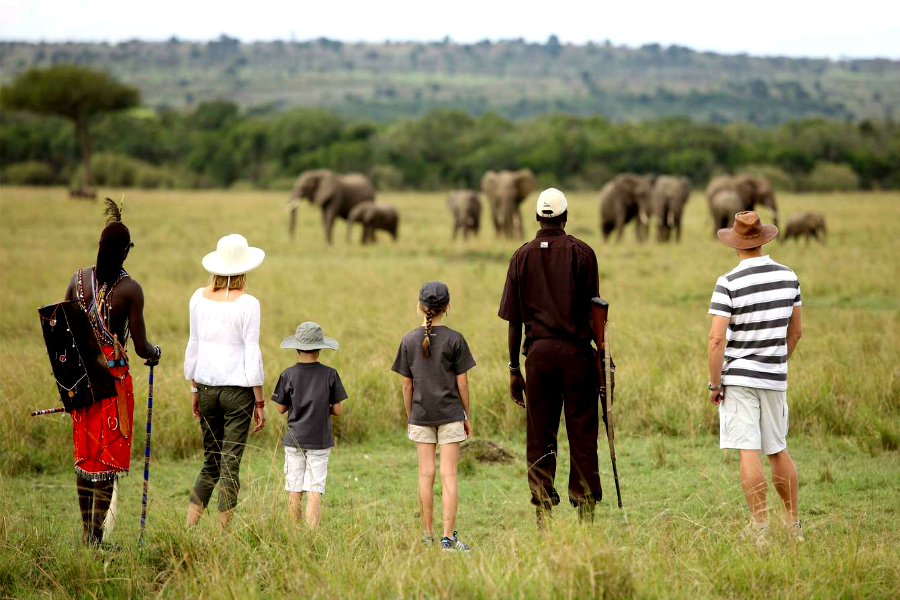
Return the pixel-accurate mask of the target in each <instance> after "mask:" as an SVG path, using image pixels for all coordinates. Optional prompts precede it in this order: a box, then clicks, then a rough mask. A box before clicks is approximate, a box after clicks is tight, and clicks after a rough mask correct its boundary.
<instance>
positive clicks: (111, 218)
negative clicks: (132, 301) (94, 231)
mask: <svg viewBox="0 0 900 600" xmlns="http://www.w3.org/2000/svg"><path fill="white" fill-rule="evenodd" d="M123 204H124V203H123ZM104 205H105V209H104V211H103V213H104V215H105V216H106V227H104V228H103V231H102V232H101V233H100V248H99V249H98V250H97V281H98V282H99V283H101V284H102V283H107V284H109V285H112V284H113V283H115V282H116V280H117V279H118V278H119V272H120V271H121V270H122V263H124V262H125V256H126V255H127V254H128V250H129V249H130V248H131V246H132V245H133V244H132V243H131V232H129V231H128V228H127V227H126V226H125V224H124V223H122V207H121V206H119V205H117V204H116V203H115V201H113V200H111V199H110V198H106V199H105V200H104Z"/></svg>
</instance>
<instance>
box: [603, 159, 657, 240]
mask: <svg viewBox="0 0 900 600" xmlns="http://www.w3.org/2000/svg"><path fill="white" fill-rule="evenodd" d="M654 180H655V177H653V176H651V175H634V174H632V173H623V174H620V175H617V176H616V177H615V178H613V180H612V181H609V182H607V184H606V185H604V186H603V189H602V190H600V230H601V231H602V232H603V239H604V240H606V239H607V238H609V236H610V235H612V233H613V232H614V231H618V233H617V234H616V240H617V241H621V239H622V234H623V233H624V231H625V225H626V224H628V222H629V221H631V220H632V219H634V218H637V221H636V224H635V231H636V233H637V240H638V241H639V242H643V241H644V240H645V239H646V238H647V233H648V231H649V228H650V212H651V204H650V195H651V193H652V191H653V183H654Z"/></svg>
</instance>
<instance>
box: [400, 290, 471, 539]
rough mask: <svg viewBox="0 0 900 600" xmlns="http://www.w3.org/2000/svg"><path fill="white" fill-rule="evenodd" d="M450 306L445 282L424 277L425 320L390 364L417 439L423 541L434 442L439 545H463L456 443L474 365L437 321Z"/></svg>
mask: <svg viewBox="0 0 900 600" xmlns="http://www.w3.org/2000/svg"><path fill="white" fill-rule="evenodd" d="M449 308H450V290H449V289H448V288H447V286H446V285H444V284H443V283H441V282H440V281H429V282H428V283H426V284H425V285H423V286H422V289H421V290H420V291H419V305H418V311H419V314H420V315H421V316H422V317H423V320H424V322H423V324H422V326H421V327H417V328H416V329H413V330H412V331H410V332H409V333H407V334H406V335H405V336H404V337H403V340H402V341H401V342H400V348H399V349H398V350H397V358H396V359H395V360H394V366H393V367H392V370H393V371H395V372H396V373H398V374H400V375H401V376H402V377H403V404H404V405H405V406H406V416H407V417H408V419H409V426H408V427H409V439H411V440H412V441H414V442H416V449H417V452H418V455H419V504H420V506H421V508H422V525H423V526H424V527H425V534H424V536H423V537H422V542H423V543H424V544H425V545H426V546H428V545H431V544H433V543H434V531H433V529H432V513H433V507H434V498H433V489H434V455H435V445H436V444H440V445H441V483H442V484H443V493H442V494H441V504H442V506H443V515H444V533H443V537H442V538H441V548H442V549H443V550H463V551H468V550H469V547H468V546H467V545H466V544H463V543H462V542H461V541H459V538H458V537H457V535H456V531H454V527H455V525H456V508H457V505H458V503H459V492H458V489H457V484H456V463H457V461H458V460H459V443H460V442H462V441H463V440H465V439H466V438H467V437H469V436H470V435H471V434H472V427H471V425H470V424H469V419H468V414H469V380H468V377H467V375H466V372H467V371H468V370H469V369H471V368H472V367H474V366H475V359H474V358H472V353H471V352H469V345H468V344H467V343H466V339H465V338H464V337H463V335H462V334H461V333H459V332H458V331H454V330H452V329H450V328H449V327H445V326H443V325H441V319H442V317H443V316H444V315H445V314H446V313H447V310H448V309H449ZM451 533H452V536H453V537H450V536H451Z"/></svg>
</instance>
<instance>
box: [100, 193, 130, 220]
mask: <svg viewBox="0 0 900 600" xmlns="http://www.w3.org/2000/svg"><path fill="white" fill-rule="evenodd" d="M103 203H104V204H105V205H106V207H105V208H104V209H103V214H104V215H106V224H107V225H112V224H113V223H121V222H122V209H123V208H125V198H122V204H121V205H118V204H116V202H115V200H113V199H112V198H106V199H104V201H103Z"/></svg>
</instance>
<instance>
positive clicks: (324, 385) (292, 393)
mask: <svg viewBox="0 0 900 600" xmlns="http://www.w3.org/2000/svg"><path fill="white" fill-rule="evenodd" d="M346 399H347V392H345V391H344V386H343V384H342V383H341V376H340V375H338V372H337V371H336V370H335V369H333V368H331V367H329V366H327V365H323V364H322V363H297V364H295V365H294V366H293V367H290V368H288V369H285V370H284V372H283V373H282V374H281V376H280V377H279V378H278V383H277V384H276V385H275V391H274V392H273V393H272V401H273V402H276V403H278V404H281V405H283V406H288V407H290V408H289V409H288V413H287V431H286V432H285V434H284V442H283V444H284V445H285V446H290V447H292V448H306V449H309V450H322V449H325V448H331V447H332V446H334V439H333V438H332V437H331V406H332V405H334V404H337V403H338V402H341V401H343V400H346Z"/></svg>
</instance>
